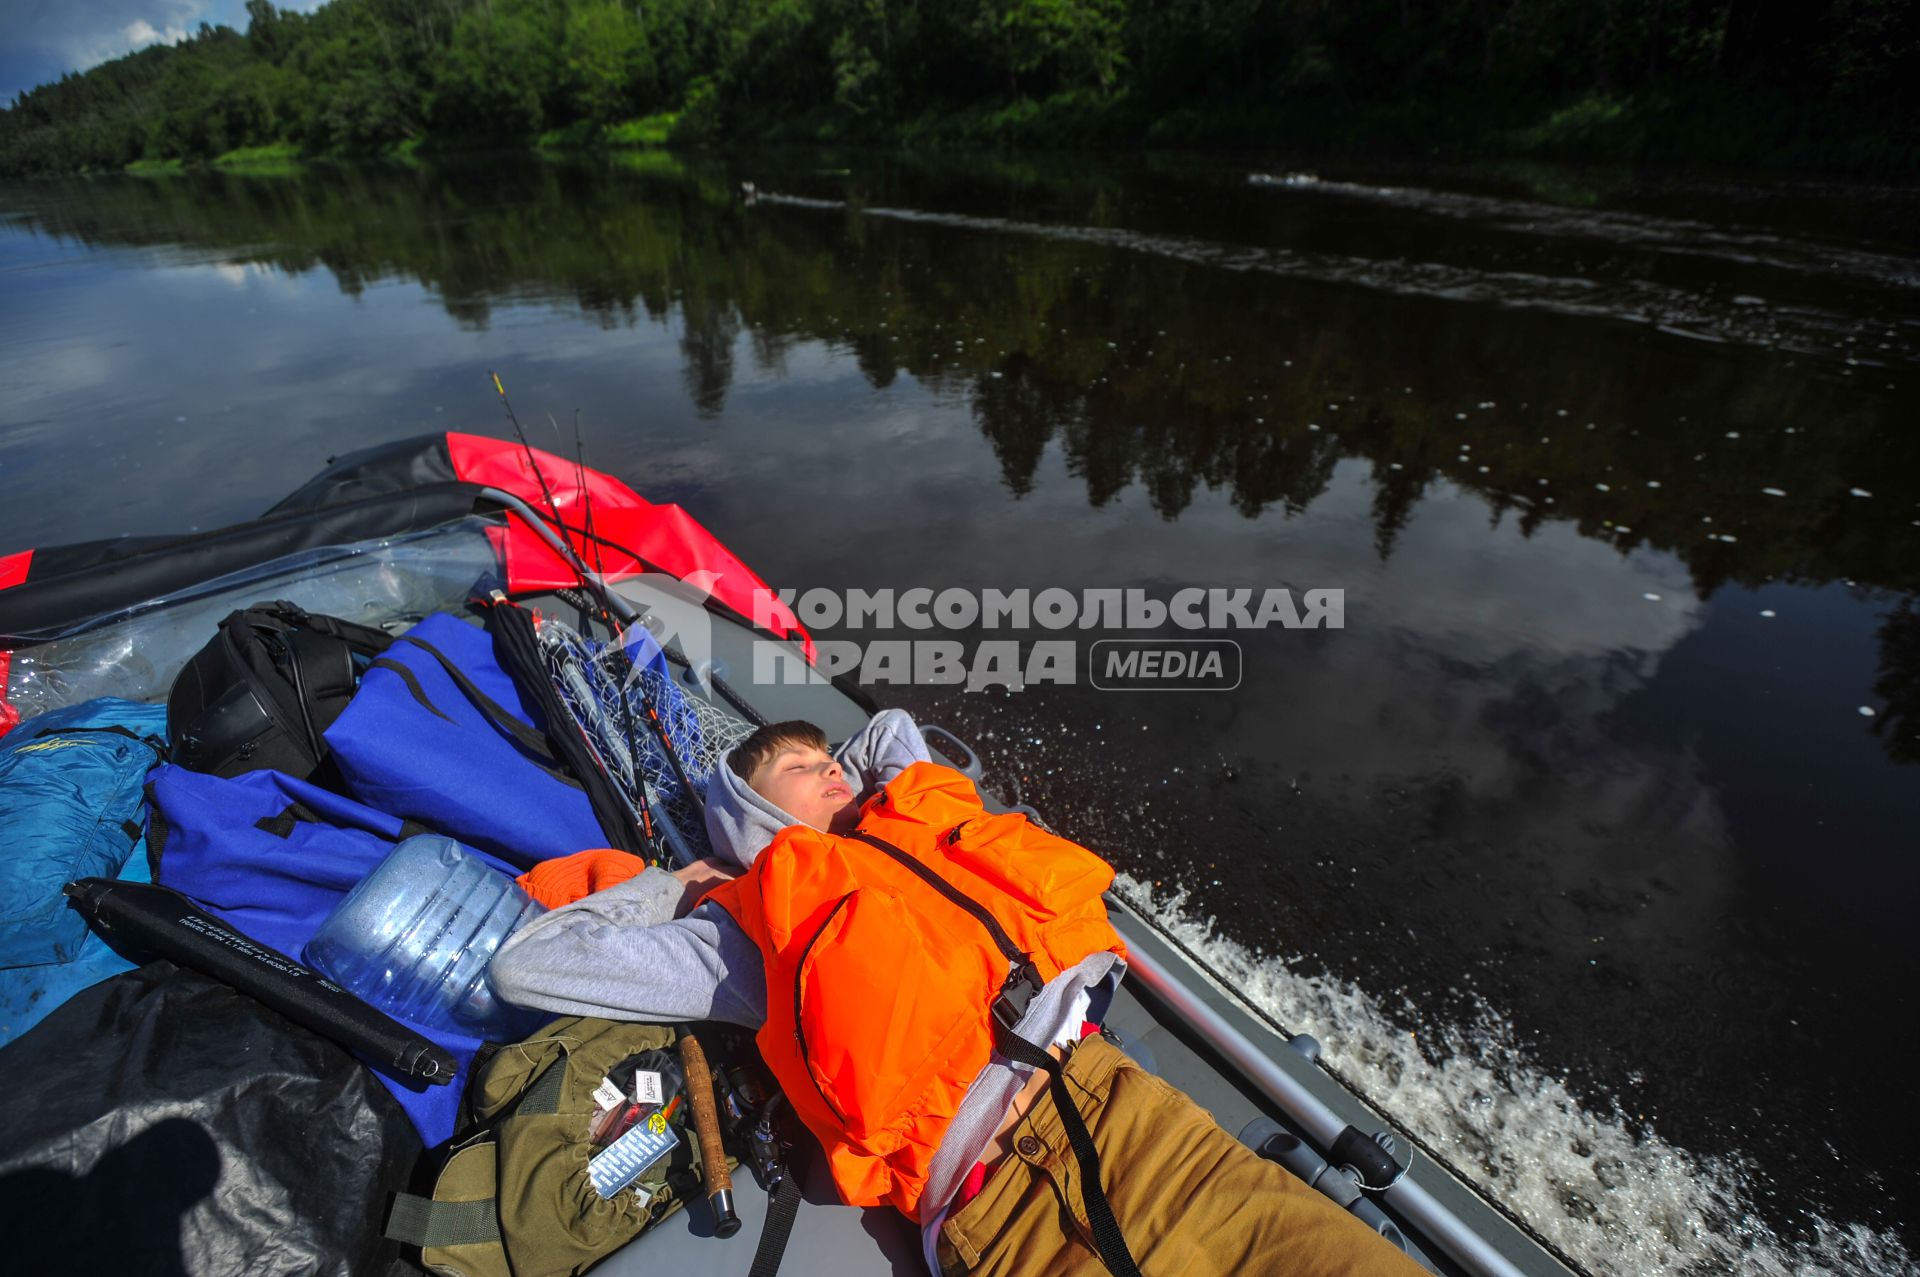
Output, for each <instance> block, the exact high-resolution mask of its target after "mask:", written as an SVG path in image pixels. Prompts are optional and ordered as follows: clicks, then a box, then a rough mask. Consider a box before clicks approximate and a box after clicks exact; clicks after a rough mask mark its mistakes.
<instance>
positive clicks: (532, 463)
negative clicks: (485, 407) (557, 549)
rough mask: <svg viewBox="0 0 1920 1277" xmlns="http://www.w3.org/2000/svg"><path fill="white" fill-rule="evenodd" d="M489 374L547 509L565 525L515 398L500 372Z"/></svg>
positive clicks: (555, 520) (556, 520)
mask: <svg viewBox="0 0 1920 1277" xmlns="http://www.w3.org/2000/svg"><path fill="white" fill-rule="evenodd" d="M487 376H489V377H491V378H493V388H494V389H495V390H497V391H499V392H500V403H501V406H502V407H504V408H506V410H507V421H508V423H509V424H510V425H512V426H513V437H514V438H515V439H518V440H519V441H520V451H521V452H523V453H525V454H526V458H527V469H529V470H531V471H533V481H534V482H535V483H537V484H539V485H540V495H541V496H542V497H543V498H545V500H546V503H547V509H548V510H549V511H550V512H552V514H553V521H554V522H555V523H558V524H560V526H561V527H565V526H566V524H565V523H564V522H563V521H562V520H561V518H560V503H559V502H557V501H555V500H554V499H553V490H552V489H551V488H549V487H547V476H546V475H545V473H543V472H542V471H541V469H540V463H539V462H538V461H536V460H535V459H534V456H533V445H532V444H530V443H528V442H527V432H526V431H525V430H522V429H521V428H520V418H519V417H517V416H515V415H514V412H513V400H511V399H509V398H507V388H506V386H505V385H504V384H503V383H502V382H501V380H500V374H499V373H497V372H495V371H493V369H491V368H489V369H487Z"/></svg>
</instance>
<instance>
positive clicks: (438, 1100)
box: [148, 766, 514, 1147]
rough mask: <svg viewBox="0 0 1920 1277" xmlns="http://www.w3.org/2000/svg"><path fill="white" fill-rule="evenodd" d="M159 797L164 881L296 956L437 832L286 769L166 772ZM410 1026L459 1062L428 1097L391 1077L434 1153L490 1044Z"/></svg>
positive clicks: (157, 835)
mask: <svg viewBox="0 0 1920 1277" xmlns="http://www.w3.org/2000/svg"><path fill="white" fill-rule="evenodd" d="M149 793H150V794H151V795H152V800H153V814H152V820H151V827H150V831H149V835H148V836H149V839H150V841H151V845H152V848H153V861H154V866H155V868H154V880H155V881H156V882H158V883H159V884H160V885H161V886H163V887H171V888H173V889H174V890H175V891H179V892H182V893H184V894H185V895H187V896H190V897H192V898H193V899H194V900H195V901H196V902H197V903H199V904H200V905H201V906H202V907H204V908H205V909H206V910H207V911H208V912H209V913H212V914H214V915H216V916H218V917H219V918H220V919H221V920H222V921H224V922H227V923H229V924H231V925H232V926H233V927H235V928H236V929H238V930H240V931H241V932H244V933H245V934H246V935H248V936H250V937H252V938H253V939H255V940H257V941H259V942H260V943H261V944H264V945H267V946H268V947H270V948H273V949H277V950H279V951H280V952H281V953H283V954H286V955H287V956H288V957H291V958H293V959H295V960H296V961H297V960H298V959H299V957H300V954H301V951H302V950H303V949H304V948H305V947H306V944H307V941H309V940H311V939H312V938H313V936H314V933H315V932H317V931H319V930H320V924H321V923H323V922H325V921H326V919H327V915H328V914H330V913H332V912H333V908H334V906H335V905H337V904H339V903H340V901H341V899H342V898H343V897H345V895H346V894H347V892H348V891H350V890H352V889H353V887H354V886H355V885H356V884H357V883H358V882H359V881H360V880H361V879H362V878H365V877H366V876H367V875H368V874H370V873H372V872H373V871H374V869H376V868H378V867H379V865H380V863H381V861H383V860H385V859H386V858H387V855H388V853H390V852H391V851H392V850H393V848H394V845H395V844H396V843H398V842H400V841H401V840H403V839H406V838H409V837H412V836H413V835H415V834H418V833H424V832H427V831H426V830H424V829H422V828H421V827H420V826H418V825H416V824H414V823H413V822H411V821H406V820H402V819H400V818H399V817H395V816H388V815H384V814H382V813H380V812H377V811H374V810H373V809H371V808H369V807H364V806H362V805H361V804H359V803H356V802H354V801H353V800H352V799H350V798H343V797H341V796H340V795H339V794H335V793H330V792H329V791H327V790H324V789H321V788H319V787H318V786H316V785H311V784H308V783H307V782H306V781H301V780H295V779H294V778H293V777H291V776H287V775H284V774H282V773H280V772H274V771H253V772H245V773H243V774H241V775H239V776H234V777H220V776H210V775H207V774H206V773H204V772H196V771H189V770H187V769H186V768H184V767H177V766H168V767H162V768H160V769H159V770H158V771H156V772H155V773H154V774H153V778H152V782H151V785H150V787H149ZM476 854H477V855H478V856H479V858H480V860H482V861H483V862H485V863H486V864H488V865H490V866H491V867H492V868H494V869H497V870H499V871H500V872H502V873H503V874H508V875H511V874H512V873H513V872H514V871H513V870H512V869H511V868H510V867H509V866H507V865H506V864H505V863H503V862H502V861H501V860H499V859H498V858H497V857H494V856H489V855H487V854H485V853H476ZM400 1022H401V1023H402V1024H405V1025H407V1027H408V1028H411V1029H413V1030H415V1031H416V1032H418V1033H419V1034H420V1035H421V1036H423V1037H425V1038H427V1039H428V1040H429V1041H431V1042H433V1043H435V1044H436V1045H439V1046H441V1047H444V1048H446V1049H447V1050H448V1051H450V1052H451V1053H452V1054H453V1056H454V1058H455V1059H456V1060H458V1061H459V1066H460V1068H459V1072H458V1073H457V1074H456V1075H455V1077H454V1081H453V1084H452V1085H450V1086H434V1087H428V1088H426V1089H425V1090H424V1091H422V1090H418V1089H415V1086H414V1085H410V1084H408V1083H405V1082H400V1081H396V1080H394V1079H392V1078H389V1077H387V1076H386V1075H385V1074H382V1075H381V1078H380V1080H381V1082H383V1083H384V1084H385V1085H386V1087H387V1089H388V1090H390V1091H392V1092H393V1094H394V1096H395V1098H397V1099H398V1100H399V1101H400V1104H401V1107H402V1108H404V1109H406V1111H407V1116H408V1117H410V1118H412V1119H413V1123H414V1125H415V1126H416V1127H417V1128H418V1129H419V1131H420V1135H421V1138H422V1139H424V1140H425V1141H426V1142H427V1145H428V1146H429V1147H431V1146H433V1145H435V1144H438V1143H440V1142H441V1141H442V1140H445V1139H447V1138H448V1137H449V1136H451V1135H452V1134H453V1128H454V1123H455V1119H456V1118H457V1116H458V1109H459V1104H460V1095H461V1092H462V1091H463V1090H464V1089H465V1088H466V1078H467V1070H468V1069H469V1067H470V1066H471V1065H472V1062H473V1056H474V1053H475V1052H476V1051H478V1050H479V1049H480V1040H479V1039H478V1038H472V1037H465V1036H460V1035H457V1034H452V1033H448V1032H445V1031H442V1030H439V1029H435V1028H431V1027H429V1026H426V1025H422V1024H416V1023H414V1022H412V1021H409V1020H405V1019H402V1020H401V1021H400Z"/></svg>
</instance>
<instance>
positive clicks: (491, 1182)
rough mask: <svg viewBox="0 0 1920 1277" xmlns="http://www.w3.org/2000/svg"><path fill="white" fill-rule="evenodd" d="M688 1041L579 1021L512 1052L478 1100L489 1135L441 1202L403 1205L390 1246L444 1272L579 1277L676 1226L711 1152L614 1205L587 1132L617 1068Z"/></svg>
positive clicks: (696, 1154) (467, 1156)
mask: <svg viewBox="0 0 1920 1277" xmlns="http://www.w3.org/2000/svg"><path fill="white" fill-rule="evenodd" d="M679 1036H680V1035H679V1034H678V1033H677V1032H676V1031H675V1030H674V1029H672V1028H670V1027H668V1026H666V1025H660V1024H625V1023H618V1022H615V1021H612V1020H593V1019H584V1018H569V1019H564V1020H555V1021H554V1022H553V1023H552V1024H549V1025H548V1026H547V1027H546V1028H544V1029H542V1030H541V1031H540V1032H538V1033H536V1034H534V1035H533V1036H532V1037H530V1038H528V1039H527V1040H526V1041H524V1042H517V1043H514V1044H513V1045H511V1046H505V1047H502V1048H501V1049H500V1050H499V1051H498V1052H497V1053H496V1054H495V1055H494V1056H493V1058H492V1059H490V1060H488V1061H487V1062H486V1064H485V1065H484V1067H482V1069H481V1070H480V1073H479V1076H478V1077H477V1078H476V1079H475V1081H474V1083H473V1088H472V1090H471V1091H470V1092H469V1095H468V1101H469V1103H470V1105H471V1107H472V1111H473V1117H474V1121H475V1123H476V1124H477V1125H478V1127H479V1129H478V1130H477V1131H475V1133H473V1134H471V1135H469V1136H467V1137H466V1138H465V1139H463V1140H456V1141H455V1143H454V1145H453V1149H452V1152H451V1154H450V1155H449V1157H448V1158H447V1164H446V1166H445V1167H443V1168H442V1169H441V1171H440V1175H439V1178H438V1179H437V1180H435V1181H434V1186H433V1196H432V1197H431V1198H425V1197H417V1196H414V1195H413V1194H409V1193H401V1194H398V1195H396V1197H395V1199H394V1203H393V1212H392V1214H391V1215H389V1216H388V1219H387V1230H386V1231H387V1236H388V1237H391V1238H393V1239H395V1240H396V1241H401V1242H405V1243H408V1244H409V1245H413V1246H418V1247H419V1248H420V1252H421V1254H420V1259H421V1262H422V1263H423V1264H424V1265H426V1267H427V1268H428V1269H430V1270H432V1271H433V1272H436V1273H447V1274H455V1275H456V1277H572V1275H573V1274H578V1273H581V1272H584V1271H585V1270H586V1269H588V1268H589V1267H591V1266H592V1265H593V1264H595V1263H597V1262H598V1261H600V1260H601V1259H604V1258H605V1257H606V1256H607V1255H609V1254H611V1253H612V1252H614V1251H615V1250H618V1249H619V1248H620V1247H622V1246H624V1245H626V1244H627V1243H628V1242H630V1241H632V1240H633V1239H634V1238H635V1237H637V1236H639V1235H640V1234H641V1233H642V1232H644V1231H646V1229H648V1228H650V1227H652V1226H653V1225H654V1224H656V1223H658V1222H659V1221H660V1220H662V1219H664V1218H666V1217H667V1216H668V1215H669V1214H671V1213H672V1212H673V1211H674V1210H676V1209H677V1208H678V1207H679V1206H680V1205H681V1204H682V1202H683V1201H684V1200H685V1198H686V1197H687V1196H688V1195H689V1193H691V1192H697V1191H698V1184H699V1178H700V1148H699V1145H700V1141H699V1140H697V1139H691V1138H688V1139H682V1140H681V1141H680V1147H679V1148H678V1149H676V1150H675V1151H674V1152H673V1154H671V1155H670V1156H669V1157H667V1158H666V1159H664V1160H663V1161H661V1162H660V1163H659V1164H657V1165H655V1166H653V1167H652V1168H650V1169H649V1170H648V1171H647V1172H646V1174H644V1175H642V1176H641V1177H640V1180H639V1187H640V1188H641V1189H643V1190H645V1192H646V1194H647V1196H646V1197H645V1198H642V1196H641V1195H640V1194H637V1193H635V1192H634V1191H633V1190H632V1189H630V1188H629V1189H623V1190H621V1191H620V1192H619V1193H617V1194H615V1195H614V1196H613V1197H612V1198H611V1199H606V1198H602V1197H601V1196H600V1194H599V1193H597V1192H595V1191H594V1187H593V1183H592V1181H590V1180H589V1179H588V1178H587V1159H588V1157H589V1156H590V1155H591V1154H592V1153H593V1152H594V1149H593V1146H592V1142H591V1140H590V1139H589V1138H588V1134H587V1126H588V1123H589V1122H590V1121H591V1120H592V1118H593V1116H594V1114H595V1113H596V1112H597V1111H598V1110H597V1109H596V1107H595V1105H594V1102H593V1091H594V1088H595V1087H596V1086H598V1085H599V1084H600V1080H601V1079H602V1078H603V1077H605V1076H606V1074H607V1071H608V1070H609V1069H611V1068H613V1066H614V1065H616V1064H618V1063H620V1062H621V1061H622V1060H624V1059H626V1058H627V1057H628V1056H631V1055H637V1054H639V1053H640V1052H642V1051H647V1050H651V1049H654V1048H668V1049H671V1048H672V1047H673V1045H674V1044H675V1042H676V1041H677V1040H678V1039H679ZM678 1124H679V1123H677V1122H676V1125H678Z"/></svg>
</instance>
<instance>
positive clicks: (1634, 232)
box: [1247, 173, 1920, 289]
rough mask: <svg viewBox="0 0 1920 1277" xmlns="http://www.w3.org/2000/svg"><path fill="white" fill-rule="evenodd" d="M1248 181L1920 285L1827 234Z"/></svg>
mask: <svg viewBox="0 0 1920 1277" xmlns="http://www.w3.org/2000/svg"><path fill="white" fill-rule="evenodd" d="M1247 183H1248V185H1250V186H1260V187H1275V188H1279V189H1281V190H1286V191H1300V192H1308V193H1311V194H1314V195H1317V196H1326V197H1330V198H1336V199H1351V200H1366V201H1370V202H1374V203H1381V204H1390V205H1393V206H1395V207H1398V208H1405V209H1412V210H1414V211H1416V212H1420V213H1426V214H1430V215H1432V216H1435V217H1451V218H1458V219H1461V220H1470V221H1472V222H1473V223H1475V224H1476V225H1479V226H1484V227H1489V228H1492V229H1495V230H1500V231H1508V232H1513V233H1516V234H1523V235H1538V236H1552V237H1560V238H1576V239H1591V240H1600V241H1603V242H1605V243H1609V244H1620V245H1627V246H1632V247H1635V248H1646V249H1651V250H1653V251H1655V252H1659V253H1669V254H1673V255H1676V256H1689V257H1707V258H1718V259H1721V260H1724V261H1731V262H1737V263H1739V264H1740V265H1742V266H1765V267H1770V268H1773V269H1776V270H1782V271H1792V272H1795V273H1799V274H1805V275H1818V276H1821V277H1831V276H1834V275H1844V276H1848V277H1851V278H1853V279H1855V280H1859V281H1864V282H1867V283H1871V284H1877V285H1881V286H1883V287H1887V288H1898V289H1916V288H1920V269H1916V268H1915V265H1914V260H1913V259H1912V258H1911V257H1897V256H1893V255H1891V254H1887V253H1875V252H1869V251H1864V250H1861V249H1857V248H1853V247H1850V246H1847V245H1842V244H1834V243H1830V242H1827V241H1823V240H1815V239H1802V238H1796V237H1793V236H1787V235H1780V234H1776V233H1774V232H1772V231H1767V230H1762V229H1759V228H1755V227H1744V226H1725V225H1717V224H1715V223H1712V222H1703V221H1698V220H1696V219H1693V218H1686V217H1661V216H1657V215H1654V214H1649V213H1635V212H1630V211H1627V210H1624V209H1595V208H1570V207H1568V206H1566V205H1562V204H1547V203H1542V202H1539V201H1535V200H1514V199H1501V198H1499V197H1497V196H1491V195H1469V194H1466V193H1464V192H1460V191H1437V190H1429V189H1426V188H1424V187H1418V186H1370V185H1367V184H1366V183H1362V182H1340V181H1329V180H1326V179H1323V178H1319V177H1316V176H1314V175H1313V174H1311V173H1282V174H1275V173H1250V174H1248V175H1247Z"/></svg>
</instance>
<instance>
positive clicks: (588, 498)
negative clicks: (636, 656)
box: [554, 411, 707, 822]
mask: <svg viewBox="0 0 1920 1277" xmlns="http://www.w3.org/2000/svg"><path fill="white" fill-rule="evenodd" d="M554 429H555V430H558V429H559V423H558V422H555V423H554ZM573 446H574V464H575V466H576V467H578V469H579V473H580V500H581V504H582V506H583V507H584V514H583V517H584V521H585V524H586V537H587V540H588V542H589V543H591V544H592V546H593V555H594V564H595V574H596V575H598V576H599V577H600V578H601V579H602V580H605V579H606V573H605V571H604V564H603V562H602V560H601V558H600V554H601V543H600V538H599V537H598V536H597V535H596V534H595V532H594V525H593V496H592V494H591V493H590V492H588V491H587V482H586V452H585V446H584V444H583V443H582V442H581V437H580V415H579V413H578V411H576V412H575V413H574V418H573ZM602 619H603V620H605V622H606V624H607V628H609V629H612V630H614V634H615V641H616V645H617V646H618V648H619V651H620V655H621V658H622V659H623V660H625V661H626V662H627V677H626V678H624V679H622V680H621V683H622V688H621V696H620V709H621V714H622V716H623V717H624V718H625V719H626V730H627V738H628V748H629V749H631V748H632V747H633V743H634V742H633V706H632V703H631V699H630V698H629V697H628V696H627V695H626V686H625V685H626V684H629V683H635V684H637V685H638V687H639V691H640V710H641V713H642V715H643V716H645V718H646V720H647V725H648V726H649V727H650V728H652V729H653V734H654V736H655V737H656V738H657V739H658V740H659V742H660V748H661V750H662V751H663V752H664V753H665V754H666V756H667V763H668V765H669V766H671V767H672V768H673V774H674V778H675V779H677V780H678V781H679V782H680V788H681V790H682V792H684V793H685V794H686V795H687V800H688V801H689V802H690V803H692V804H693V810H694V814H695V815H697V816H698V817H699V818H700V819H701V820H702V821H703V822H704V821H705V820H706V816H707V808H706V804H705V803H704V802H703V801H701V798H700V791H699V790H697V789H695V788H694V786H693V782H692V781H691V780H690V779H688V777H687V769H686V768H685V767H683V766H682V765H681V763H680V751H679V750H677V749H675V748H674V747H673V739H672V737H671V736H670V735H669V734H668V732H667V724H666V720H665V719H663V718H661V717H660V709H659V707H658V706H657V705H656V704H655V703H654V699H653V693H652V691H651V690H650V689H649V688H648V687H647V681H646V679H645V678H644V677H643V676H642V675H641V674H640V668H641V667H640V666H638V665H635V664H634V663H633V659H632V658H631V657H630V656H628V655H627V650H626V630H625V629H616V628H615V627H614V625H613V619H612V618H611V617H609V616H606V615H605V614H604V613H602ZM629 628H630V627H629Z"/></svg>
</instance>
